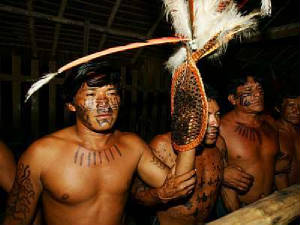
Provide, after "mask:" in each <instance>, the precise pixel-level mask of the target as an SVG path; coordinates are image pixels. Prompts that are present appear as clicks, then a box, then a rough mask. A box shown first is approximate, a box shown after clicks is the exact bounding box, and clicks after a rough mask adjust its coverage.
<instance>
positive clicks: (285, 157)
mask: <svg viewBox="0 0 300 225" xmlns="http://www.w3.org/2000/svg"><path fill="white" fill-rule="evenodd" d="M276 159H277V160H276V164H275V174H279V173H289V172H290V169H291V163H292V157H291V156H290V155H289V154H288V153H286V152H280V153H279V154H278V156H277V157H276Z"/></svg>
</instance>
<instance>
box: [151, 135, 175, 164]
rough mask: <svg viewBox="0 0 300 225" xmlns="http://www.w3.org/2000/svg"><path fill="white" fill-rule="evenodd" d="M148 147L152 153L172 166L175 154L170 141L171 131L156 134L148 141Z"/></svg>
mask: <svg viewBox="0 0 300 225" xmlns="http://www.w3.org/2000/svg"><path fill="white" fill-rule="evenodd" d="M149 145H150V147H151V149H152V151H153V153H154V154H155V155H156V157H157V158H159V159H160V160H161V161H163V162H164V163H166V164H167V165H168V166H169V167H172V166H173V165H174V163H175V160H176V154H175V152H174V150H173V147H172V143H171V132H168V133H164V134H159V135H156V136H155V137H154V138H153V139H152V140H151V141H150V144H149Z"/></svg>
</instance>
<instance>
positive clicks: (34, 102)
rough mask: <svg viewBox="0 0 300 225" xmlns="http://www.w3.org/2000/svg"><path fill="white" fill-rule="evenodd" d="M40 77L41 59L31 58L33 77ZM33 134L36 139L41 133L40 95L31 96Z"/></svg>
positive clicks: (34, 78)
mask: <svg viewBox="0 0 300 225" xmlns="http://www.w3.org/2000/svg"><path fill="white" fill-rule="evenodd" d="M38 77H39V60H37V59H31V78H32V79H33V80H36V79H37V78H38ZM30 115H31V135H32V137H33V138H34V139H35V138H37V137H38V135H39V95H38V93H36V94H35V95H33V96H31V114H30Z"/></svg>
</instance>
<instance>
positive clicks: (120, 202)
mask: <svg viewBox="0 0 300 225" xmlns="http://www.w3.org/2000/svg"><path fill="white" fill-rule="evenodd" d="M112 72H113V69H112V67H111V66H110V65H108V64H107V63H104V62H102V63H87V64H83V65H81V66H80V67H79V68H76V69H74V70H73V71H72V72H71V74H70V76H69V77H67V79H66V80H65V84H64V99H65V102H66V106H67V108H68V109H69V110H70V111H72V112H75V113H76V124H75V125H73V126H70V127H67V128H64V129H62V130H59V131H56V132H54V133H52V134H49V135H47V136H45V137H42V138H40V139H38V140H37V141H35V142H34V143H33V144H32V145H31V146H30V147H29V148H28V149H27V150H26V151H25V152H24V153H23V154H22V156H21V157H20V160H19V162H18V166H17V173H16V179H15V182H14V185H13V188H12V190H11V192H10V195H9V200H8V205H7V209H6V215H5V216H6V217H5V219H4V224H5V225H13V224H14V225H20V224H22V225H27V224H30V223H31V222H32V220H33V218H34V215H35V212H36V208H37V203H38V200H39V198H41V201H42V212H43V213H42V214H43V216H44V219H45V222H46V224H49V225H61V224H64V225H75V224H76V225H91V224H94V225H120V224H121V223H122V216H123V210H124V206H125V203H126V200H127V196H128V190H129V187H130V183H131V180H132V177H133V174H134V173H135V172H137V173H138V174H139V176H140V177H141V178H142V179H143V180H144V181H145V182H146V183H148V184H149V185H150V186H153V187H159V186H161V185H162V184H163V183H164V180H165V179H166V176H167V174H168V172H169V171H170V168H168V167H167V166H166V165H165V164H164V163H162V162H161V161H160V160H159V159H158V158H157V157H155V155H154V154H153V153H152V152H151V150H150V148H149V146H148V145H147V144H146V143H145V142H144V141H143V140H142V139H141V138H140V137H138V136H137V135H135V134H133V133H129V132H121V131H118V130H116V129H115V128H114V123H115V121H116V119H117V117H118V111H119V106H120V96H119V93H118V80H117V79H116V77H115V75H114V73H112ZM178 154H179V155H180V159H178V160H177V162H176V165H175V166H174V168H173V170H175V171H176V172H177V173H185V171H189V172H188V173H187V174H186V175H187V176H188V177H191V176H193V174H194V173H195V171H194V170H193V165H194V155H195V150H194V149H192V150H190V151H186V152H180V153H178ZM173 170H172V171H173ZM193 182H194V180H191V183H193Z"/></svg>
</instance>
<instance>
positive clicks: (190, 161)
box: [175, 149, 196, 176]
mask: <svg viewBox="0 0 300 225" xmlns="http://www.w3.org/2000/svg"><path fill="white" fill-rule="evenodd" d="M195 152H196V150H195V149H192V150H189V151H185V152H178V155H177V159H176V168H175V175H176V176H178V175H182V174H184V173H187V172H189V171H191V170H192V169H194V168H195Z"/></svg>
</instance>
